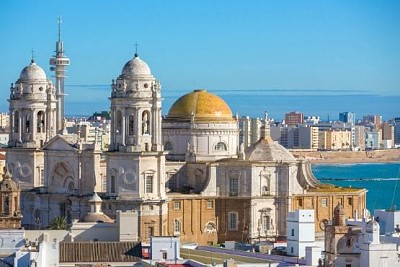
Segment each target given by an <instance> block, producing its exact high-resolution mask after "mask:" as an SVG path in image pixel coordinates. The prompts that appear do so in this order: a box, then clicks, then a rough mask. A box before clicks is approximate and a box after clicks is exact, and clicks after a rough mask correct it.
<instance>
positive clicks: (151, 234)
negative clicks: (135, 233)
mask: <svg viewBox="0 0 400 267" xmlns="http://www.w3.org/2000/svg"><path fill="white" fill-rule="evenodd" d="M147 234H148V237H151V236H154V227H153V226H150V227H149V228H147Z"/></svg>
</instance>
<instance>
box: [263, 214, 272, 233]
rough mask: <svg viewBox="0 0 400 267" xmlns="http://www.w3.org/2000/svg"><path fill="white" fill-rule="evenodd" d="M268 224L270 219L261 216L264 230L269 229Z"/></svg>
mask: <svg viewBox="0 0 400 267" xmlns="http://www.w3.org/2000/svg"><path fill="white" fill-rule="evenodd" d="M270 223H271V219H270V217H269V216H268V215H264V216H263V225H264V230H269V229H270V227H271V226H270Z"/></svg>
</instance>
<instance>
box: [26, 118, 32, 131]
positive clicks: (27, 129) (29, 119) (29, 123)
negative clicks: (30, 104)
mask: <svg viewBox="0 0 400 267" xmlns="http://www.w3.org/2000/svg"><path fill="white" fill-rule="evenodd" d="M30 126H31V116H30V115H29V114H28V115H26V116H25V133H30V132H31V129H30Z"/></svg>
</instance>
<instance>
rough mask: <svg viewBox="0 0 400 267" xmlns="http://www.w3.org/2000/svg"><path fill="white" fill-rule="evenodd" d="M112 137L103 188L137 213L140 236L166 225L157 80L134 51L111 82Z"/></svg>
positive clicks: (158, 84)
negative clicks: (126, 203) (105, 181)
mask: <svg viewBox="0 0 400 267" xmlns="http://www.w3.org/2000/svg"><path fill="white" fill-rule="evenodd" d="M110 100H111V141H110V149H109V151H108V153H107V180H108V182H107V194H108V195H109V196H110V197H117V198H118V199H120V200H124V201H128V202H130V203H131V204H132V206H133V207H135V208H134V210H136V211H138V213H139V214H140V216H139V219H140V223H139V226H138V227H139V229H138V232H139V233H141V234H142V236H141V239H142V240H147V239H148V238H149V237H150V236H147V235H148V233H151V235H155V236H157V235H162V234H164V232H165V231H166V230H165V229H166V227H165V225H164V222H165V221H166V215H167V204H166V194H165V154H164V151H163V145H162V140H161V101H162V98H161V86H160V83H159V81H157V80H156V79H155V78H154V76H153V75H152V74H151V72H150V68H149V66H148V65H147V64H146V63H145V62H144V61H143V60H141V59H140V58H139V56H138V54H137V53H136V54H135V55H134V57H133V58H132V59H131V60H129V61H128V62H127V63H126V64H125V65H124V67H123V69H122V73H121V75H119V76H118V78H117V79H116V80H113V81H112V85H111V97H110Z"/></svg>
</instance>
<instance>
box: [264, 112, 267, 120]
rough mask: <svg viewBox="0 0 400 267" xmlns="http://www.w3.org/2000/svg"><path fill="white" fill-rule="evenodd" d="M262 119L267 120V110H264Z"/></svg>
mask: <svg viewBox="0 0 400 267" xmlns="http://www.w3.org/2000/svg"><path fill="white" fill-rule="evenodd" d="M264 119H265V121H267V120H268V113H267V111H264Z"/></svg>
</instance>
